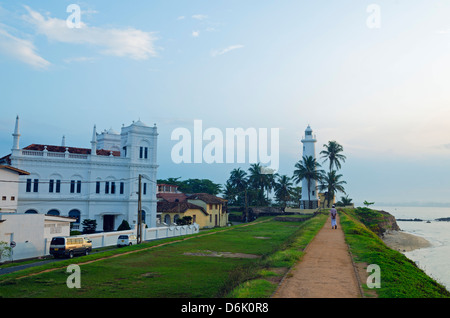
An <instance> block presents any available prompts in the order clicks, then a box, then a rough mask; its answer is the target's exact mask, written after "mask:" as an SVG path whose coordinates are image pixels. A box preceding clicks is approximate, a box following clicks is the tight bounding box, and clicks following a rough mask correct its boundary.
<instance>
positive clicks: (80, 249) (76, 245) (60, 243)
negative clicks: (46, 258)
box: [50, 236, 92, 258]
mask: <svg viewBox="0 0 450 318" xmlns="http://www.w3.org/2000/svg"><path fill="white" fill-rule="evenodd" d="M91 251H92V241H91V240H89V239H87V238H84V237H64V236H55V237H54V238H52V241H51V243H50V255H53V257H55V258H57V257H60V256H64V257H69V258H72V257H74V256H75V255H77V254H82V255H89V253H90V252H91Z"/></svg>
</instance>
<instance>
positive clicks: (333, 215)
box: [330, 204, 337, 229]
mask: <svg viewBox="0 0 450 318" xmlns="http://www.w3.org/2000/svg"><path fill="white" fill-rule="evenodd" d="M335 207H336V206H335V205H334V204H333V206H332V207H331V209H330V214H331V228H332V229H337V225H336V215H337V211H336V209H335Z"/></svg>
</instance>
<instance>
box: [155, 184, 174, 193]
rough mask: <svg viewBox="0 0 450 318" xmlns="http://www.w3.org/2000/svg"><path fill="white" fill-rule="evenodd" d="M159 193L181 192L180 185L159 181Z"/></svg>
mask: <svg viewBox="0 0 450 318" xmlns="http://www.w3.org/2000/svg"><path fill="white" fill-rule="evenodd" d="M157 187H158V190H157V193H179V191H178V186H177V185H174V184H164V183H158V186H157Z"/></svg>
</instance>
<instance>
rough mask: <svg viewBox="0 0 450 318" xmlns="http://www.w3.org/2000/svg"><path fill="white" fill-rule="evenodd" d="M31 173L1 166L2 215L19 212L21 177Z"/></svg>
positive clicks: (0, 198)
mask: <svg viewBox="0 0 450 318" xmlns="http://www.w3.org/2000/svg"><path fill="white" fill-rule="evenodd" d="M29 174H30V173H29V172H27V171H24V170H20V169H17V168H14V167H12V166H8V165H0V200H1V201H0V213H5V212H7V213H8V212H17V201H18V198H19V176H27V175H29Z"/></svg>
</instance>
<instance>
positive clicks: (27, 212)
mask: <svg viewBox="0 0 450 318" xmlns="http://www.w3.org/2000/svg"><path fill="white" fill-rule="evenodd" d="M25 213H26V214H38V212H37V211H36V210H33V209H30V210H26V211H25Z"/></svg>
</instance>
